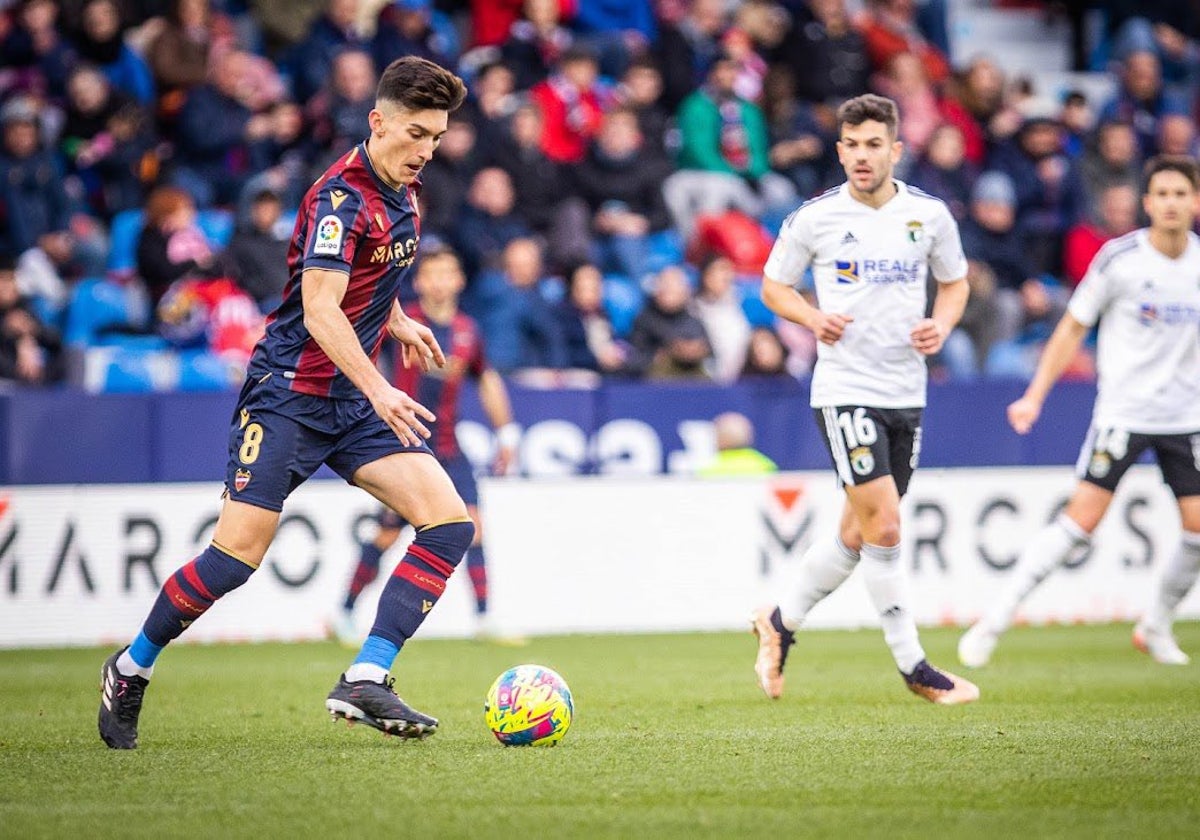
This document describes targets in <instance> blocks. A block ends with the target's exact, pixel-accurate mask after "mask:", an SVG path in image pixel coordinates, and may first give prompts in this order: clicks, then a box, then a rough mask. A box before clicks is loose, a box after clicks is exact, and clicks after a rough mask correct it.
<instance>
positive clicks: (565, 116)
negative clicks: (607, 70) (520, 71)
mask: <svg viewBox="0 0 1200 840" xmlns="http://www.w3.org/2000/svg"><path fill="white" fill-rule="evenodd" d="M598 72H599V66H598V65H597V63H596V58H595V56H594V55H593V54H592V53H591V52H590V51H589V50H585V49H583V48H581V47H578V46H576V47H572V48H571V49H569V50H567V51H566V52H565V53H563V56H562V59H561V61H560V62H559V69H558V71H557V72H555V73H553V74H551V75H550V77H549V78H548V79H546V80H545V81H544V82H541V83H539V84H537V85H535V86H534V88H533V89H532V90H531V91H530V92H529V95H530V97H531V98H532V99H533V101H534V102H536V103H537V105H538V107H539V108H540V109H541V112H542V151H544V152H545V153H546V156H547V157H549V158H550V159H551V160H555V161H559V162H560V163H578V162H579V161H581V160H583V156H584V154H585V153H586V151H587V147H588V142H589V141H590V140H591V139H592V138H593V137H595V136H596V134H597V133H598V132H599V131H600V123H601V121H602V120H603V118H604V107H603V100H602V98H601V93H600V89H599V88H598V87H597V84H596V82H597V74H598Z"/></svg>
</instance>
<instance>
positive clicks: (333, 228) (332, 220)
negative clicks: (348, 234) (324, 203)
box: [313, 213, 342, 257]
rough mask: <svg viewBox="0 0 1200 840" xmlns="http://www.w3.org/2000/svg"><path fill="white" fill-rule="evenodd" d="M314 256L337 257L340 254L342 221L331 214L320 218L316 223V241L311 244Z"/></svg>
mask: <svg viewBox="0 0 1200 840" xmlns="http://www.w3.org/2000/svg"><path fill="white" fill-rule="evenodd" d="M313 253H314V254H328V255H330V256H335V257H336V256H338V255H339V254H341V253H342V220H341V219H339V218H338V217H337V216H334V215H333V214H332V213H331V214H330V215H328V216H322V217H321V221H319V222H317V241H316V243H314V244H313Z"/></svg>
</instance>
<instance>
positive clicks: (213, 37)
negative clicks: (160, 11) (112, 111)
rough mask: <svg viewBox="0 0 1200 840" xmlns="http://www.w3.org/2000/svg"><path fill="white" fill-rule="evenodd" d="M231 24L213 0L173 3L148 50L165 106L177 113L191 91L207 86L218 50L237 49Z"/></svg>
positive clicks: (147, 53) (149, 61) (148, 56)
mask: <svg viewBox="0 0 1200 840" xmlns="http://www.w3.org/2000/svg"><path fill="white" fill-rule="evenodd" d="M234 42H235V33H234V30H233V26H232V24H231V23H230V21H229V20H228V19H227V18H225V17H224V16H223V15H221V14H218V13H217V12H215V11H214V10H213V9H212V6H211V4H210V2H209V0H173V2H171V3H169V4H168V8H167V13H166V17H165V20H164V21H163V25H162V28H161V29H160V30H159V32H158V34H157V35H156V36H155V37H154V38H153V39H152V40H151V41H150V43H149V45H148V46H147V49H146V61H147V62H148V63H149V65H150V70H151V72H152V73H153V74H154V80H155V81H156V82H157V83H158V88H159V95H160V97H163V98H165V99H166V100H167V101H165V102H164V105H165V106H166V107H167V108H168V109H169V110H170V111H171V112H172V113H177V112H178V111H179V108H181V107H182V105H183V99H184V97H185V96H186V95H187V92H188V91H189V90H191V89H192V88H194V87H196V86H197V85H202V84H204V81H205V79H206V78H207V77H208V64H209V58H210V57H211V55H212V53H213V50H214V49H230V48H232V47H233V46H234Z"/></svg>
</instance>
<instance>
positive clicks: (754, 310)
mask: <svg viewBox="0 0 1200 840" xmlns="http://www.w3.org/2000/svg"><path fill="white" fill-rule="evenodd" d="M738 286H739V288H740V290H741V293H742V312H744V313H745V314H746V320H748V321H749V322H750V326H752V327H774V326H775V313H774V312H772V311H771V310H770V309H768V308H767V305H766V304H765V303H763V302H762V298H761V297H759V294H758V286H757V285H754V284H750V283H739V284H738Z"/></svg>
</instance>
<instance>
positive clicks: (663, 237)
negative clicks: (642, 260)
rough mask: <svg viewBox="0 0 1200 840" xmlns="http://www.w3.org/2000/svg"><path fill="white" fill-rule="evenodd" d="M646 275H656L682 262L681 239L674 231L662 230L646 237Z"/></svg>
mask: <svg viewBox="0 0 1200 840" xmlns="http://www.w3.org/2000/svg"><path fill="white" fill-rule="evenodd" d="M646 246H647V248H646V250H647V255H646V267H645V270H646V273H648V274H657V273H658V272H660V271H662V270H663V269H664V268H666V267H667V266H669V265H679V263H681V262H683V239H682V237H680V235H679V234H678V232H676V231H674V230H663V231H659V232H658V233H652V234H650V235H649V236H647V237H646Z"/></svg>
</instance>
